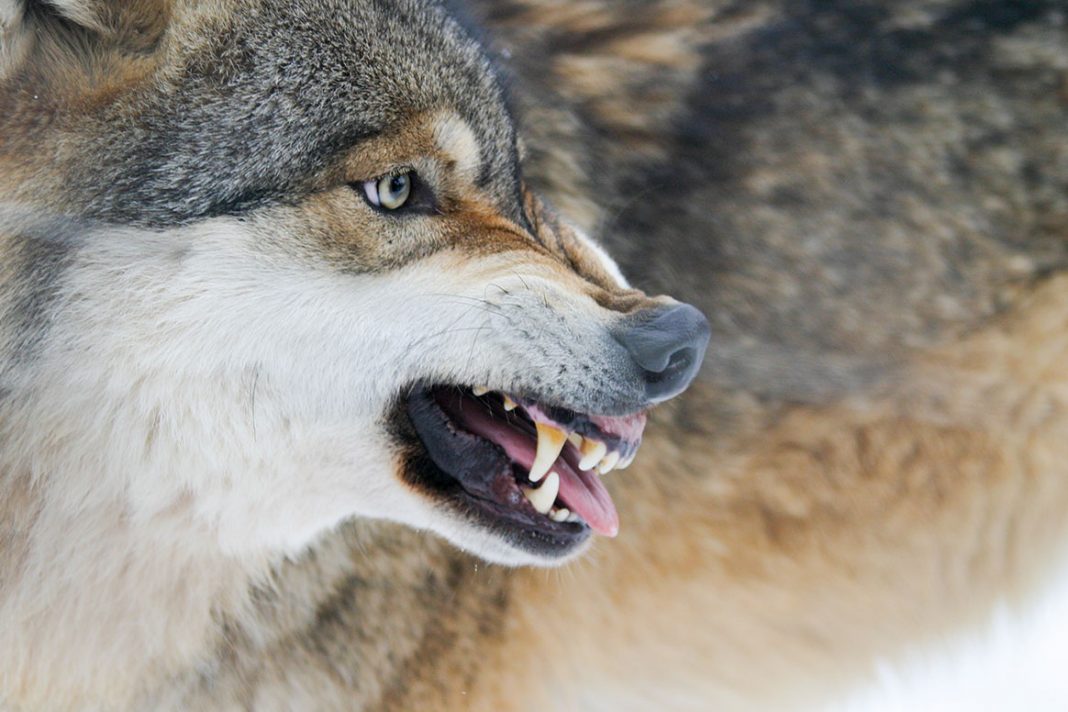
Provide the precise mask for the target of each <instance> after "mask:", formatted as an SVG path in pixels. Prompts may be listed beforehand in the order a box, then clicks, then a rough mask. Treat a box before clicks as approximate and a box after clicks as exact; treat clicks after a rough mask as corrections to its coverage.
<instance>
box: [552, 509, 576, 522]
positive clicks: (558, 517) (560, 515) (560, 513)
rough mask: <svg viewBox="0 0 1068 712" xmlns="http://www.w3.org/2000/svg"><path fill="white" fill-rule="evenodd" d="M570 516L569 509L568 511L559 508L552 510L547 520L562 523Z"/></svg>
mask: <svg viewBox="0 0 1068 712" xmlns="http://www.w3.org/2000/svg"><path fill="white" fill-rule="evenodd" d="M570 516H571V510H570V509H568V508H567V507H560V508H559V509H554V510H553V511H552V512H551V513H550V514H549V519H551V520H553V521H554V522H562V521H564V520H565V519H567V518H568V517H570Z"/></svg>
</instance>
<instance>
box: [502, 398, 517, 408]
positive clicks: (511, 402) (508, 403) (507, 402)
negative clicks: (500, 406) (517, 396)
mask: <svg viewBox="0 0 1068 712" xmlns="http://www.w3.org/2000/svg"><path fill="white" fill-rule="evenodd" d="M517 407H519V404H518V403H516V402H515V401H514V400H512V399H511V398H509V397H508V396H505V397H504V409H505V410H507V411H513V410H515V409H516V408H517Z"/></svg>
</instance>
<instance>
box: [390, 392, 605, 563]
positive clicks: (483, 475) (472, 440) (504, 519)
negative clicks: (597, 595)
mask: <svg viewBox="0 0 1068 712" xmlns="http://www.w3.org/2000/svg"><path fill="white" fill-rule="evenodd" d="M401 408H402V410H404V411H406V412H405V413H404V417H403V419H398V421H401V422H402V426H401V429H402V430H408V428H404V427H403V421H406V424H407V425H408V426H409V427H410V431H409V432H407V433H400V434H402V435H403V436H404V440H408V441H409V442H410V444H411V447H410V448H408V455H407V457H406V466H405V467H404V471H405V473H406V477H407V479H408V481H409V483H410V484H412V485H414V486H415V487H416V488H418V489H420V490H423V491H424V492H426V493H427V494H429V495H430V496H431V497H433V498H434V499H436V500H438V501H440V502H442V503H443V504H444V505H445V506H446V507H447V508H448V509H450V510H452V513H453V515H454V516H459V517H460V518H461V519H462V520H463V521H465V522H469V523H470V524H473V525H475V526H476V527H477V528H478V529H479V530H481V531H482V532H485V533H486V534H489V535H490V536H492V537H493V538H494V539H496V540H498V541H500V542H501V543H503V544H504V545H505V546H507V547H510V548H512V549H515V550H518V551H520V552H523V553H525V554H527V555H530V556H532V557H534V558H533V559H531V560H529V561H526V562H525V563H545V562H549V561H561V560H564V559H567V558H570V557H572V556H574V555H576V554H578V553H580V552H581V551H582V550H583V549H584V548H585V545H586V544H587V543H588V541H589V540H590V538H591V534H592V532H591V530H590V528H589V526H587V525H586V524H585V523H584V522H553V521H551V520H549V519H548V518H546V517H545V516H544V515H541V514H539V513H537V512H536V511H534V510H533V509H532V508H530V506H529V504H528V503H527V501H526V499H525V498H524V496H523V493H522V491H521V490H520V488H519V483H518V479H517V477H516V474H515V473H514V472H513V463H512V462H511V461H509V460H508V459H507V458H506V457H504V456H503V455H502V453H501V452H500V451H499V449H498V448H497V447H496V446H495V445H493V444H492V443H489V442H488V441H485V440H483V439H482V438H478V437H477V436H474V435H471V434H469V433H462V432H454V431H451V430H450V429H451V428H452V426H451V421H450V419H449V417H448V416H447V415H446V414H445V412H444V411H443V410H442V409H441V408H440V406H439V405H438V404H437V403H435V402H434V398H433V396H432V395H431V394H430V393H429V392H428V391H416V392H414V393H412V394H411V395H410V396H409V398H408V400H407V403H406V404H402V405H401ZM435 426H436V427H435ZM445 437H451V438H457V439H460V440H462V441H463V442H464V444H465V445H469V448H467V449H466V450H465V451H464V452H463V456H462V457H457V458H456V460H455V461H443V460H444V456H443V455H441V454H440V453H442V452H448V451H449V449H450V448H448V447H446V443H444V442H442V440H443V439H444V438H445ZM428 442H429V443H432V444H433V443H436V444H437V447H436V448H435V450H436V451H437V452H438V453H439V454H438V455H437V458H438V461H435V458H434V457H433V456H431V453H430V447H428ZM448 444H449V445H454V444H455V443H448ZM447 470H451V471H452V472H461V473H463V474H464V475H466V476H463V477H462V479H463V482H461V478H460V477H457V476H456V475H454V474H451V473H450V472H449V471H447ZM461 538H466V537H461ZM457 543H458V544H460V545H461V546H465V544H464V543H463V542H460V541H458V542H457ZM471 548H482V547H471ZM491 558H495V559H496V558H501V557H491ZM508 558H509V559H511V557H508ZM502 563H514V562H511V561H503V562H502Z"/></svg>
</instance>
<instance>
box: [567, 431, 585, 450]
mask: <svg viewBox="0 0 1068 712" xmlns="http://www.w3.org/2000/svg"><path fill="white" fill-rule="evenodd" d="M567 440H568V442H570V443H571V444H572V445H574V446H575V447H577V448H581V447H582V436H581V435H579V434H578V433H568V434H567Z"/></svg>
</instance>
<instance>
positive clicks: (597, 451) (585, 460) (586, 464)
mask: <svg viewBox="0 0 1068 712" xmlns="http://www.w3.org/2000/svg"><path fill="white" fill-rule="evenodd" d="M581 452H582V459H581V460H579V469H580V470H589V469H592V468H593V466H594V465H596V464H597V463H598V462H600V461H601V460H603V459H604V456H605V454H606V453H607V452H608V446H607V445H605V444H604V443H603V442H600V441H599V440H590V439H589V438H586V439H585V440H584V441H583V443H582V449H581Z"/></svg>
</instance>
